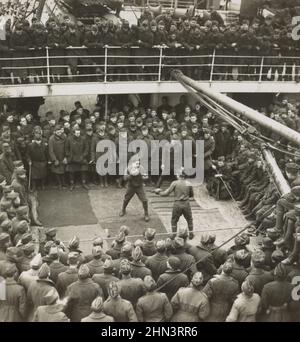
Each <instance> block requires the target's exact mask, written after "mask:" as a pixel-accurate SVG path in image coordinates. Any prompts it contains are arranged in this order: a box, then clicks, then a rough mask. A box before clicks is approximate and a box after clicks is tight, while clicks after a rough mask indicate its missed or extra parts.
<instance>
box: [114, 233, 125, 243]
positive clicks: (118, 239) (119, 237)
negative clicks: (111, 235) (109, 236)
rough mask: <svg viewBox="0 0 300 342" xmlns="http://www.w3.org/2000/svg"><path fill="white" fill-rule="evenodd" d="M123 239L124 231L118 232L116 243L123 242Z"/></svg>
mask: <svg viewBox="0 0 300 342" xmlns="http://www.w3.org/2000/svg"><path fill="white" fill-rule="evenodd" d="M124 241H125V234H124V232H120V233H119V234H118V235H117V237H116V242H117V243H123V242H124Z"/></svg>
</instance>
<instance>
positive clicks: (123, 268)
mask: <svg viewBox="0 0 300 342" xmlns="http://www.w3.org/2000/svg"><path fill="white" fill-rule="evenodd" d="M120 272H121V273H122V274H129V273H130V272H131V264H130V262H129V260H127V259H122V260H121V263H120Z"/></svg>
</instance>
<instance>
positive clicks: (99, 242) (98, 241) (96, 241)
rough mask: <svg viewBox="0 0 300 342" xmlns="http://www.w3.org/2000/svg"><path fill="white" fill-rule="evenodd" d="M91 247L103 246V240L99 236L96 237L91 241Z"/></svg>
mask: <svg viewBox="0 0 300 342" xmlns="http://www.w3.org/2000/svg"><path fill="white" fill-rule="evenodd" d="M93 246H103V239H102V237H101V236H97V237H96V238H95V239H94V240H93Z"/></svg>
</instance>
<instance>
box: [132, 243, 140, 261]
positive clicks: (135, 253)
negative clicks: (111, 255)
mask: <svg viewBox="0 0 300 342" xmlns="http://www.w3.org/2000/svg"><path fill="white" fill-rule="evenodd" d="M131 256H132V259H133V260H134V261H140V260H141V259H142V257H143V252H142V249H141V247H139V246H136V247H135V248H134V249H133V251H132V254H131Z"/></svg>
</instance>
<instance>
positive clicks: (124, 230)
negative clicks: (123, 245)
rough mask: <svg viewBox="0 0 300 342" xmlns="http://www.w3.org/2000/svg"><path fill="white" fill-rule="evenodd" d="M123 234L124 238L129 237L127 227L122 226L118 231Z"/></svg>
mask: <svg viewBox="0 0 300 342" xmlns="http://www.w3.org/2000/svg"><path fill="white" fill-rule="evenodd" d="M121 232H123V233H124V234H125V236H128V235H129V227H127V226H125V225H123V226H121V227H120V229H119V233H121Z"/></svg>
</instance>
